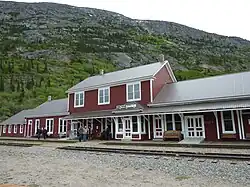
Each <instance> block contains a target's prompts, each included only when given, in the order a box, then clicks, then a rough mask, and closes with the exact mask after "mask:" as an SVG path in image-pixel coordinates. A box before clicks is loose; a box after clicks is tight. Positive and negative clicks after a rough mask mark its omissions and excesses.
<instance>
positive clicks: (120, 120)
mask: <svg viewBox="0 0 250 187" xmlns="http://www.w3.org/2000/svg"><path fill="white" fill-rule="evenodd" d="M118 132H123V123H122V119H121V118H120V117H118Z"/></svg>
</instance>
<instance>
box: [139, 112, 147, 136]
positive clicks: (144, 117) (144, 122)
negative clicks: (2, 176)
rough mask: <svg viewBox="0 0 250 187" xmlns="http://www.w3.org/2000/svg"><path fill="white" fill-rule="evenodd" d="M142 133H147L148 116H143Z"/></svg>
mask: <svg viewBox="0 0 250 187" xmlns="http://www.w3.org/2000/svg"><path fill="white" fill-rule="evenodd" d="M140 118H141V133H146V116H141V117H140Z"/></svg>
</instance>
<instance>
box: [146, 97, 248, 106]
mask: <svg viewBox="0 0 250 187" xmlns="http://www.w3.org/2000/svg"><path fill="white" fill-rule="evenodd" d="M248 98H250V95H240V96H233V97H223V98H221V97H220V98H206V99H197V100H186V101H176V102H170V103H149V104H147V106H148V107H163V106H174V105H185V104H196V103H203V102H204V103H205V102H206V103H207V102H214V101H228V100H235V99H239V100H240V99H248Z"/></svg>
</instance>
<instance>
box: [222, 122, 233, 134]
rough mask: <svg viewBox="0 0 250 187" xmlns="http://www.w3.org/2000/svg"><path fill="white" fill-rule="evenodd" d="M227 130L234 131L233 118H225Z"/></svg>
mask: <svg viewBox="0 0 250 187" xmlns="http://www.w3.org/2000/svg"><path fill="white" fill-rule="evenodd" d="M224 125H225V131H233V130H234V129H233V122H232V120H224Z"/></svg>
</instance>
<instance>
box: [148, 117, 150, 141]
mask: <svg viewBox="0 0 250 187" xmlns="http://www.w3.org/2000/svg"><path fill="white" fill-rule="evenodd" d="M148 139H149V140H150V139H151V130H150V116H149V115H148Z"/></svg>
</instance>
